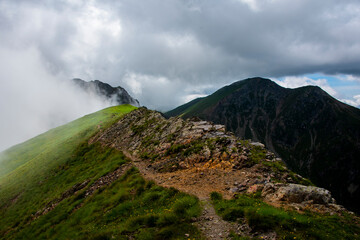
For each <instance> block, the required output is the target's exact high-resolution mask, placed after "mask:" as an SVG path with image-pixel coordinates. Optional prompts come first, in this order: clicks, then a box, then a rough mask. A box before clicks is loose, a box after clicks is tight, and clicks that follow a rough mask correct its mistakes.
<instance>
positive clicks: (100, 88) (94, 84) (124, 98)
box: [72, 78, 140, 107]
mask: <svg viewBox="0 0 360 240" xmlns="http://www.w3.org/2000/svg"><path fill="white" fill-rule="evenodd" d="M72 81H73V83H75V85H76V86H78V87H80V88H81V89H82V90H84V91H86V92H88V93H90V94H95V95H98V96H100V97H104V98H105V99H106V100H109V101H111V102H112V103H114V104H115V105H121V104H131V105H133V106H136V107H139V106H140V103H139V101H138V100H137V99H135V98H133V97H131V96H130V94H129V93H128V92H127V91H126V90H125V89H124V88H122V87H120V86H117V87H112V86H111V85H110V84H107V83H104V82H101V81H100V80H93V81H89V82H86V81H84V80H82V79H80V78H74V79H72Z"/></svg>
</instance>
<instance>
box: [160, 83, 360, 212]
mask: <svg viewBox="0 0 360 240" xmlns="http://www.w3.org/2000/svg"><path fill="white" fill-rule="evenodd" d="M189 105H190V106H189ZM166 115H168V116H173V115H181V116H183V117H184V118H188V117H192V116H198V117H200V118H202V119H205V120H210V121H213V122H215V123H221V124H224V125H225V126H226V127H227V128H228V129H229V130H231V131H233V132H234V133H235V134H236V135H237V136H239V137H243V138H246V139H253V140H255V141H260V142H263V143H265V145H266V147H267V148H269V149H270V150H272V151H273V152H275V153H276V154H277V155H278V156H281V157H282V158H283V160H284V161H285V162H286V164H287V165H288V166H289V167H290V168H291V169H292V170H294V171H296V172H298V173H300V174H302V175H304V176H307V177H309V178H310V179H311V180H312V181H313V182H314V183H316V184H317V185H319V186H322V187H325V188H327V189H330V190H331V191H332V192H333V194H334V196H335V198H336V199H337V200H338V201H339V202H341V203H342V204H344V205H346V206H349V207H351V208H352V209H355V210H359V206H358V202H359V201H360V188H359V185H360V177H359V176H360V161H359V156H360V110H359V109H356V108H354V107H351V106H348V105H346V104H343V103H341V102H339V101H337V100H336V99H334V98H332V97H331V96H329V95H328V94H327V93H326V92H324V91H322V90H321V89H320V88H319V87H312V86H308V87H302V88H297V89H285V88H282V87H280V86H278V85H277V84H275V83H274V82H272V81H270V80H267V79H262V78H253V79H247V80H243V81H239V82H236V83H234V84H232V85H229V86H226V87H224V88H222V89H220V90H219V91H217V92H215V93H214V94H212V95H210V96H208V97H206V98H203V99H200V100H197V101H194V104H188V106H187V108H185V109H184V108H183V107H179V108H178V109H174V110H173V111H170V112H168V113H167V114H166Z"/></svg>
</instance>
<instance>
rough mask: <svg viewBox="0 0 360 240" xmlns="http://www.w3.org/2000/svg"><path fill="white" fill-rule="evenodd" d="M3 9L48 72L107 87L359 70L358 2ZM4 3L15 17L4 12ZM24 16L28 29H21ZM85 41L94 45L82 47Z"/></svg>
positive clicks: (176, 0) (53, 4)
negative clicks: (129, 76) (131, 81)
mask: <svg viewBox="0 0 360 240" xmlns="http://www.w3.org/2000/svg"><path fill="white" fill-rule="evenodd" d="M2 5H5V7H3V8H5V9H3V11H4V14H2V15H5V17H4V16H2V19H4V18H5V22H6V23H8V25H11V27H10V28H11V30H10V31H9V29H8V28H9V26H7V27H6V26H5V27H4V28H3V31H4V32H7V33H10V34H9V35H8V38H7V39H11V41H13V38H14V37H19V38H20V39H19V40H18V41H19V42H21V43H24V42H28V44H35V45H37V47H38V48H39V49H40V51H41V53H42V54H43V55H44V59H45V60H46V61H47V62H48V63H49V66H51V67H52V70H58V71H64V72H65V73H66V74H79V75H85V76H88V77H89V78H101V79H103V80H106V81H110V82H114V83H115V82H119V81H120V80H121V79H122V78H123V76H124V74H126V73H129V72H131V73H138V74H142V75H144V74H145V75H150V76H155V77H159V76H162V77H166V78H168V79H169V80H170V81H173V80H179V79H180V80H181V81H183V82H184V83H186V82H192V83H193V82H194V81H195V82H197V83H199V84H200V83H205V82H207V83H208V82H212V83H218V82H219V81H220V82H222V83H224V82H227V81H230V79H232V80H234V79H238V78H242V77H246V76H253V75H261V76H276V77H280V76H284V75H294V74H304V73H309V72H314V71H318V72H326V73H346V74H359V67H358V66H359V58H360V57H359V56H360V54H359V53H360V43H359V41H358V39H360V33H359V32H360V31H359V30H358V29H360V14H359V12H360V10H359V9H360V3H359V2H358V1H346V2H343V1H341V2H340V1H329V0H326V1H325V0H324V1H304V0H301V1H300V0H295V1H285V0H282V1H280V0H272V1H271V0H268V1H266V0H259V1H256V0H253V1H250V0H246V1H245V0H244V1H241V0H228V1H215V0H206V1H200V0H198V1H196V0H193V1H190V0H188V1H187V0H168V1H163V0H149V1H139V0H124V1H46V2H45V3H39V2H38V1H33V2H29V1H24V2H21V3H20V4H19V2H18V1H16V3H15V2H14V1H7V2H6V1H3V4H2ZM11 8H12V11H13V12H12V14H15V17H13V18H9V17H8V18H7V17H6V12H7V10H8V9H11ZM14 9H20V11H18V10H16V11H15V10H14ZM82 20H83V22H81V21H82ZM33 22H34V23H35V24H34V25H35V26H33V27H34V29H31V27H30V26H29V29H26V28H25V29H24V27H21V26H23V25H25V26H27V25H32V24H33ZM97 24H100V25H101V26H104V27H106V26H107V24H115V25H116V24H119V26H120V27H121V32H120V33H119V34H118V35H112V34H111V31H112V29H111V27H110V28H108V30H105V31H104V30H103V29H102V28H101V27H100V28H96V26H95V29H94V28H92V27H93V26H91V25H97ZM19 26H20V29H19ZM22 30H23V31H25V32H23V31H22ZM31 30H33V31H32V32H31ZM19 34H20V36H19ZM87 38H88V39H87ZM89 38H90V39H89ZM91 38H96V41H94V43H91ZM87 40H90V41H87ZM71 51H73V52H74V53H72V52H71Z"/></svg>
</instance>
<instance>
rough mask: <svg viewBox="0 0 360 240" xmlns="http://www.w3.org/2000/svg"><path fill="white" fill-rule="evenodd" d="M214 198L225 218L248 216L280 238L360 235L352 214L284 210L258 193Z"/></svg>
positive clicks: (254, 225)
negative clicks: (264, 200)
mask: <svg viewBox="0 0 360 240" xmlns="http://www.w3.org/2000/svg"><path fill="white" fill-rule="evenodd" d="M211 199H212V202H213V204H214V206H215V209H216V211H217V213H218V214H219V215H220V216H222V218H223V219H224V220H227V221H239V222H241V221H242V220H243V219H244V218H245V219H246V221H247V223H248V224H249V226H250V227H251V228H252V229H253V230H254V231H260V232H261V231H268V230H271V231H276V233H277V235H278V239H355V238H354V236H358V237H359V238H360V228H359V226H358V225H356V223H355V221H356V220H355V219H354V218H353V217H351V216H337V215H333V216H331V215H321V214H316V213H312V212H305V213H303V214H301V213H298V212H295V211H290V210H284V209H282V208H276V207H273V206H270V205H268V204H266V203H264V202H263V201H262V200H261V199H260V197H259V195H258V194H255V195H245V194H243V195H238V196H237V197H236V198H235V199H232V200H224V199H223V198H222V196H221V195H220V194H219V193H216V192H213V193H211ZM359 238H358V239H359ZM234 239H241V238H234Z"/></svg>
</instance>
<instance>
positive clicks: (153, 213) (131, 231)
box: [0, 105, 201, 239]
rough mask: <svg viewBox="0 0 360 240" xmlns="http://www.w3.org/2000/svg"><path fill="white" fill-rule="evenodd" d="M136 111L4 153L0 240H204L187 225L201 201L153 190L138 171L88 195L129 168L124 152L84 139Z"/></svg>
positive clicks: (117, 111) (105, 115) (95, 119)
mask: <svg viewBox="0 0 360 240" xmlns="http://www.w3.org/2000/svg"><path fill="white" fill-rule="evenodd" d="M133 109H135V108H134V107H132V106H128V105H126V106H118V107H113V108H108V109H105V110H103V111H100V112H97V113H94V114H91V115H88V116H85V117H83V118H81V119H78V120H76V121H74V122H71V123H69V124H67V125H64V126H61V127H59V128H56V129H53V130H51V131H49V132H47V133H45V134H42V135H40V136H38V137H36V138H33V139H31V140H29V141H28V142H25V143H23V144H20V145H18V146H16V147H13V148H11V149H9V150H8V151H6V157H7V158H8V159H3V160H2V161H4V164H7V165H6V166H7V169H8V172H7V173H6V174H4V175H3V176H2V178H1V179H0V184H1V187H0V210H1V211H0V239H113V238H115V239H129V238H135V239H182V238H184V239H185V238H186V236H185V234H189V235H190V238H196V239H201V236H200V234H199V232H198V230H197V228H195V227H194V226H193V225H191V223H190V222H191V218H193V217H196V216H198V215H199V214H200V212H201V207H200V204H199V200H198V199H197V198H195V197H192V196H189V195H187V194H184V193H181V192H179V191H177V190H175V189H166V188H162V187H159V186H156V185H155V184H154V183H153V182H148V181H146V180H144V179H143V178H142V177H141V175H140V174H139V172H138V170H137V169H135V168H130V170H128V171H127V172H126V173H123V175H121V176H120V177H112V178H111V181H107V182H106V184H104V185H102V186H101V187H100V188H99V189H98V190H96V191H95V192H93V194H91V195H88V196H87V195H86V193H89V189H92V188H91V186H92V185H93V184H94V183H97V184H99V183H98V182H97V180H99V179H100V178H101V177H103V176H107V175H108V174H109V173H112V172H114V171H115V170H117V169H119V168H121V167H122V166H124V164H125V163H127V160H126V158H125V157H124V155H123V154H122V153H121V152H119V151H117V150H115V149H111V148H108V147H105V146H101V145H100V144H98V143H94V144H91V145H89V144H88V140H89V138H90V137H91V136H93V135H94V134H96V133H97V132H98V131H99V130H100V129H104V128H106V127H108V126H110V125H111V124H113V123H114V122H116V121H117V120H118V119H119V118H120V117H121V116H122V115H123V114H125V113H127V112H130V111H131V110H133ZM10 157H13V158H14V159H17V160H18V166H16V165H11V164H10ZM11 167H12V169H11ZM109 176H110V175H109ZM112 176H115V175H112ZM78 186H81V187H78ZM76 187H78V188H76ZM74 189H75V190H74ZM90 192H91V191H90ZM54 203H56V204H55V205H53V207H51V206H52V204H54ZM48 210H49V211H48ZM47 211H48V212H47Z"/></svg>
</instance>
